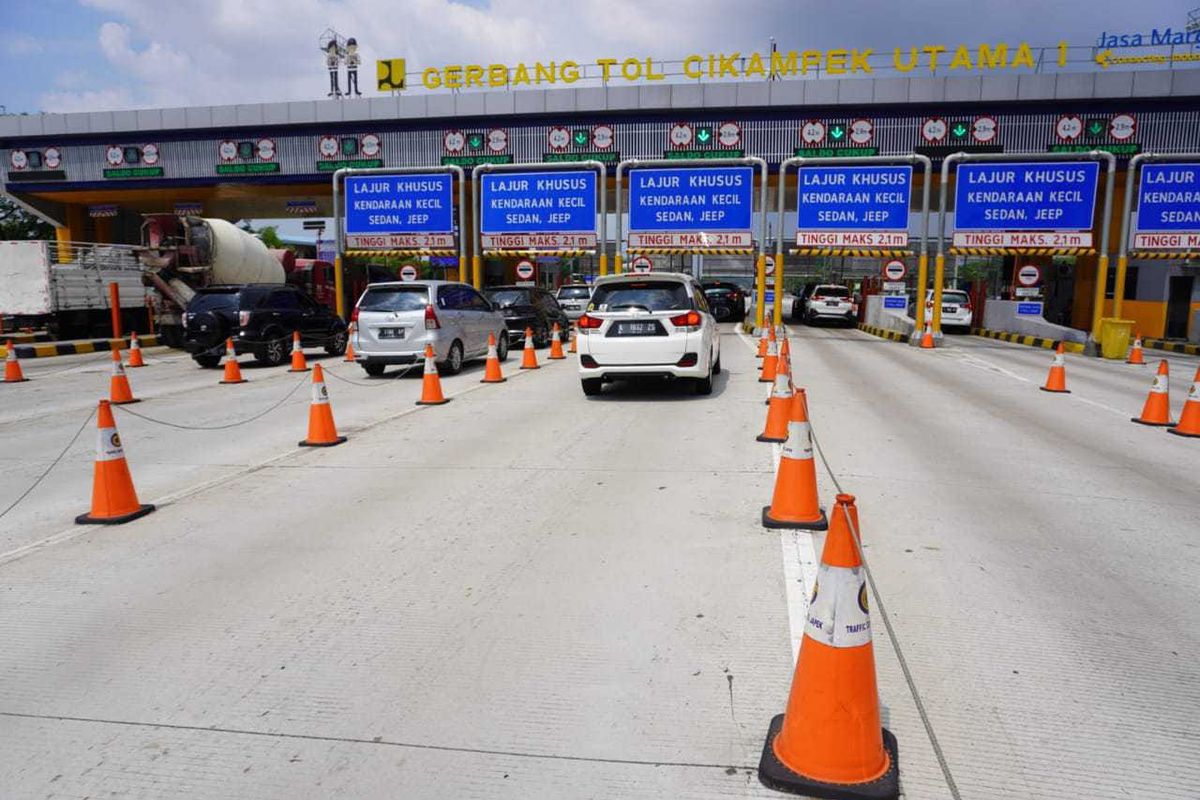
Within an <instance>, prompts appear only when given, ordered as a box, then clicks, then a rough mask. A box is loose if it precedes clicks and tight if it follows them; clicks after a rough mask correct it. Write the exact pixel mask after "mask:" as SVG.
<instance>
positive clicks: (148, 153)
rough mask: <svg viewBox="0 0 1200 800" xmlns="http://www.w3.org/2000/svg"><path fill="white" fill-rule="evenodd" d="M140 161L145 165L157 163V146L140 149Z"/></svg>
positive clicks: (151, 145) (150, 145)
mask: <svg viewBox="0 0 1200 800" xmlns="http://www.w3.org/2000/svg"><path fill="white" fill-rule="evenodd" d="M142 161H144V162H145V163H147V164H157V163H158V145H156V144H148V145H146V146H145V147H143V148H142Z"/></svg>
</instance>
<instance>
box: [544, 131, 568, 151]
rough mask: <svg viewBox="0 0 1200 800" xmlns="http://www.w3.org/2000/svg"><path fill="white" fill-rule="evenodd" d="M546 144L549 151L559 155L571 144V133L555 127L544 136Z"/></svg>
mask: <svg viewBox="0 0 1200 800" xmlns="http://www.w3.org/2000/svg"><path fill="white" fill-rule="evenodd" d="M546 143H547V144H549V145H550V149H551V150H553V151H554V152H556V153H561V152H562V151H564V150H566V149H567V147H568V146H570V144H571V132H570V131H569V130H567V129H566V128H563V127H561V126H558V125H556V126H554V127H553V128H551V129H550V131H549V132H548V133H547V134H546Z"/></svg>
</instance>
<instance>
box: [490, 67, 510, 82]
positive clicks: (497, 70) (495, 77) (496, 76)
mask: <svg viewBox="0 0 1200 800" xmlns="http://www.w3.org/2000/svg"><path fill="white" fill-rule="evenodd" d="M507 85H508V67H506V66H504V65H503V64H489V65H488V86H507Z"/></svg>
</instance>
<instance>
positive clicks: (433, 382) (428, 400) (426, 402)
mask: <svg viewBox="0 0 1200 800" xmlns="http://www.w3.org/2000/svg"><path fill="white" fill-rule="evenodd" d="M449 402H450V400H449V399H448V398H447V397H446V396H445V395H443V394H442V379H441V378H439V377H438V369H437V363H436V362H435V361H434V360H433V345H431V344H427V345H425V377H424V379H423V380H422V383H421V399H420V400H418V401H417V405H419V406H440V405H444V404H446V403H449Z"/></svg>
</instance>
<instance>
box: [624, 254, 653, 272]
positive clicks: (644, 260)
mask: <svg viewBox="0 0 1200 800" xmlns="http://www.w3.org/2000/svg"><path fill="white" fill-rule="evenodd" d="M629 266H630V267H631V268H632V269H633V271H634V272H637V273H639V274H641V273H645V272H649V271H650V270H652V269H654V262H653V261H651V260H650V258H649V257H647V256H635V257H634V259H633V261H632V262H631V263H630V265H629Z"/></svg>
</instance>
